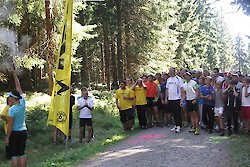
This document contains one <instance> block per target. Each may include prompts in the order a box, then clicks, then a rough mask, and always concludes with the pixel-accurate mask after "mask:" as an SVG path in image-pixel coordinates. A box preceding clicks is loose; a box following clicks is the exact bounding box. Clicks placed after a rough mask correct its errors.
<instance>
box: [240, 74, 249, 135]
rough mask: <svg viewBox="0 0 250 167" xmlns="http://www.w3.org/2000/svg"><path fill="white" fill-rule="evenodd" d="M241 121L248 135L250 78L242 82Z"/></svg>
mask: <svg viewBox="0 0 250 167" xmlns="http://www.w3.org/2000/svg"><path fill="white" fill-rule="evenodd" d="M241 94H242V95H241V102H242V104H241V106H242V108H241V119H242V121H243V123H244V126H245V128H246V132H247V133H249V134H250V78H249V77H247V78H245V79H244V80H243V88H242V93H241Z"/></svg>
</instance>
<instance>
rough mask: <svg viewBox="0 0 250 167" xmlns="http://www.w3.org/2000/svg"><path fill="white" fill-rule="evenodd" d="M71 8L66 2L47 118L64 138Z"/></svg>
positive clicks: (71, 5)
mask: <svg viewBox="0 0 250 167" xmlns="http://www.w3.org/2000/svg"><path fill="white" fill-rule="evenodd" d="M72 8H73V0H66V1H65V12H64V19H63V27H62V34H61V41H60V45H59V52H58V58H57V66H56V75H55V82H54V87H53V92H52V96H51V103H50V110H49V117H48V124H51V125H54V126H56V127H57V128H58V129H60V130H61V131H62V132H63V133H64V134H65V135H66V136H68V132H69V108H70V79H71V54H72Z"/></svg>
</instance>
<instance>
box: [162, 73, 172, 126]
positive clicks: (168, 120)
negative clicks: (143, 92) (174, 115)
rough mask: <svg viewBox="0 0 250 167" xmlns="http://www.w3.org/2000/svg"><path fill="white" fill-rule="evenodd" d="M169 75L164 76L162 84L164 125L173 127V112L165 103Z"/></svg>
mask: <svg viewBox="0 0 250 167" xmlns="http://www.w3.org/2000/svg"><path fill="white" fill-rule="evenodd" d="M167 79H168V74H166V73H165V74H163V82H162V84H161V104H162V105H161V110H162V111H163V114H164V123H165V125H166V126H168V127H170V125H171V112H170V110H169V109H168V104H166V103H165V97H166V84H167Z"/></svg>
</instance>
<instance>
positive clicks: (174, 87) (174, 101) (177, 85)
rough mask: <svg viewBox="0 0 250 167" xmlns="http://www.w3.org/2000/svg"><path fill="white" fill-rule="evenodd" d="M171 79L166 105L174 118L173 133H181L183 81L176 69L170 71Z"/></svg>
mask: <svg viewBox="0 0 250 167" xmlns="http://www.w3.org/2000/svg"><path fill="white" fill-rule="evenodd" d="M169 76H170V77H169V78H168V79H167V84H166V96H165V103H166V104H168V107H169V110H170V111H171V112H172V115H173V117H174V121H175V126H174V127H173V128H172V129H171V131H172V132H176V133H179V132H180V131H181V126H182V124H181V123H182V121H181V108H180V104H181V92H182V89H183V80H182V79H181V78H180V77H179V76H177V75H176V70H175V68H174V67H171V68H170V69H169Z"/></svg>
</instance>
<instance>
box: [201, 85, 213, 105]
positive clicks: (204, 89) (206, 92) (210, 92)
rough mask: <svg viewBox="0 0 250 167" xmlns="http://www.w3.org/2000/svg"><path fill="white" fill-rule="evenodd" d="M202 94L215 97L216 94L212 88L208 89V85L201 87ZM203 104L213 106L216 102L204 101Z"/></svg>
mask: <svg viewBox="0 0 250 167" xmlns="http://www.w3.org/2000/svg"><path fill="white" fill-rule="evenodd" d="M201 93H202V95H203V96H207V95H209V96H213V93H214V88H213V87H212V86H209V87H207V86H206V85H203V86H202V87H201ZM203 104H206V105H210V106H213V105H214V101H213V100H208V99H203Z"/></svg>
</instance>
